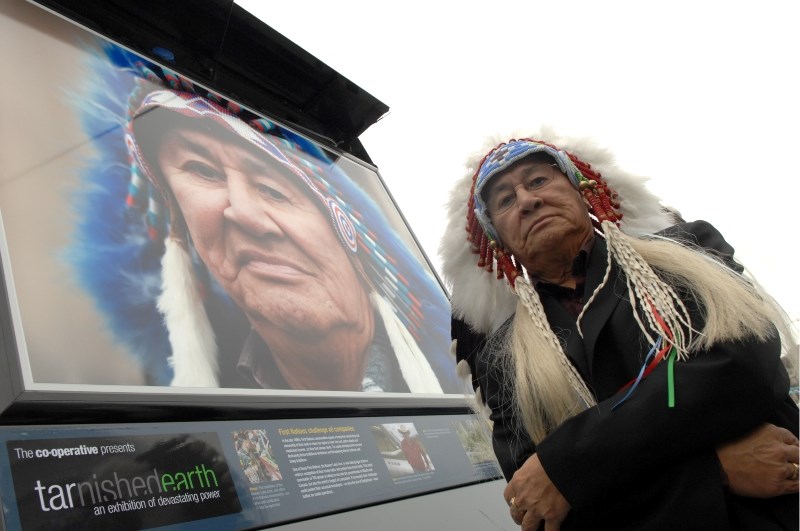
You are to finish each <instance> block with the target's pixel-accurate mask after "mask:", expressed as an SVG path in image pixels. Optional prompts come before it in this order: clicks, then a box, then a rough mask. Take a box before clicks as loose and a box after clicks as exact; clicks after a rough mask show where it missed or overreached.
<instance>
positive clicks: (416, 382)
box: [370, 292, 444, 394]
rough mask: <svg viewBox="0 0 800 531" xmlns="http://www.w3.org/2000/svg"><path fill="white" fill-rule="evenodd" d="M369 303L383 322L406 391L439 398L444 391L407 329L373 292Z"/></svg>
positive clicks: (388, 306)
mask: <svg viewBox="0 0 800 531" xmlns="http://www.w3.org/2000/svg"><path fill="white" fill-rule="evenodd" d="M370 299H371V300H372V304H373V306H374V307H375V308H377V310H378V313H379V314H380V316H381V319H382V320H383V327H384V328H385V329H386V334H387V335H388V336H389V343H391V345H392V350H393V351H394V353H395V356H397V364H398V365H399V366H400V373H401V374H402V375H403V380H405V382H406V385H408V390H409V391H410V392H412V393H438V394H442V393H443V392H444V391H442V386H441V385H440V384H439V379H438V378H437V377H436V373H434V372H433V368H431V364H430V363H428V358H426V357H425V354H423V353H422V351H421V350H420V348H419V345H417V342H416V340H415V339H414V336H412V335H411V332H409V331H408V328H406V327H405V326H404V325H403V322H402V321H401V320H400V318H399V317H397V315H395V313H394V310H393V309H392V305H391V304H389V303H388V302H387V301H386V299H384V298H383V297H381V296H380V295H378V294H377V293H374V292H373V293H372V294H370Z"/></svg>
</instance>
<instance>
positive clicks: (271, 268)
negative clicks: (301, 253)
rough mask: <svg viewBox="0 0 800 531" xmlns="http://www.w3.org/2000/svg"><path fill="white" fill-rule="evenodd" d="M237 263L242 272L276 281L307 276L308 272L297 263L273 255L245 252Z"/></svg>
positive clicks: (240, 255)
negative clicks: (245, 271)
mask: <svg viewBox="0 0 800 531" xmlns="http://www.w3.org/2000/svg"><path fill="white" fill-rule="evenodd" d="M237 263H238V264H239V268H240V269H242V270H247V271H250V272H251V273H253V274H255V275H257V276H261V277H268V278H274V279H278V280H291V279H293V278H297V277H300V276H304V275H308V271H306V270H305V269H304V268H302V267H301V266H299V265H298V264H297V262H294V261H292V260H288V259H286V258H285V257H283V256H278V255H274V254H268V253H261V252H256V251H245V252H242V253H240V254H239V256H238V260H237Z"/></svg>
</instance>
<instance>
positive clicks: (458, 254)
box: [439, 129, 676, 334]
mask: <svg viewBox="0 0 800 531" xmlns="http://www.w3.org/2000/svg"><path fill="white" fill-rule="evenodd" d="M538 152H543V153H545V154H547V155H550V156H551V157H552V158H553V160H554V162H555V163H556V164H557V166H558V168H559V170H560V171H561V172H562V173H564V174H565V175H566V176H567V178H568V179H569V180H570V182H571V183H572V185H573V187H575V188H576V189H580V190H582V191H583V193H584V196H587V195H588V196H590V197H591V199H590V201H591V204H592V205H593V207H592V208H591V209H590V210H589V213H590V214H591V215H592V223H593V225H594V226H595V228H596V229H598V231H600V232H602V228H601V227H602V221H604V220H607V221H610V222H612V223H614V224H616V225H617V226H618V227H619V229H620V230H621V231H622V232H623V233H625V234H627V235H629V236H632V237H639V236H644V235H647V234H653V233H656V232H658V231H660V230H663V229H665V228H666V227H669V226H671V225H673V224H674V223H675V221H676V220H675V217H674V216H673V215H672V214H671V213H670V212H669V211H668V210H667V209H665V208H664V207H663V206H662V205H661V203H660V200H659V198H658V197H656V196H655V195H654V194H653V193H652V192H650V191H649V190H648V189H647V188H646V187H645V183H646V178H644V177H638V176H634V175H632V174H630V173H627V172H625V171H623V170H622V169H620V168H619V167H617V166H616V164H615V162H614V158H613V156H612V155H611V153H610V152H609V151H607V150H606V149H604V148H601V147H599V146H597V144H596V143H595V142H594V141H592V140H591V139H588V138H570V137H564V136H560V135H557V134H556V133H555V132H553V131H552V130H550V129H543V130H541V131H540V132H538V133H536V134H534V135H531V136H530V137H527V138H526V137H519V139H513V140H505V141H504V140H501V139H500V137H491V138H489V139H488V140H487V141H486V144H485V146H484V148H483V149H481V150H480V151H478V152H476V153H475V154H473V155H472V156H471V157H470V158H469V159H468V160H467V163H466V173H465V174H464V176H463V177H462V178H461V179H460V180H459V181H458V182H457V183H456V184H455V185H454V186H453V188H452V190H451V192H450V199H449V202H448V205H447V209H448V224H447V230H446V231H445V234H444V237H443V239H442V243H441V245H440V247H439V254H440V256H441V258H442V270H443V274H444V278H445V282H446V283H447V284H448V285H449V286H450V288H451V299H450V303H451V305H452V314H453V317H454V318H456V319H459V320H461V321H463V322H465V323H466V324H467V325H469V326H470V328H472V329H473V330H474V331H475V332H478V333H481V334H490V333H491V332H493V331H494V330H496V329H497V328H498V327H499V326H500V325H502V324H503V323H504V322H505V321H506V320H507V319H508V318H509V317H510V316H511V314H512V313H514V309H515V308H516V304H517V297H516V296H515V294H514V291H513V290H512V289H509V287H510V286H509V285H508V283H506V282H502V281H500V282H498V280H496V277H495V276H494V275H490V274H487V272H488V271H491V270H493V269H494V270H497V268H498V261H497V258H498V256H495V255H496V254H497V253H494V250H493V249H492V247H491V245H492V243H491V242H493V241H494V242H498V240H499V237H498V236H497V234H496V232H495V230H494V227H492V226H491V222H490V221H489V219H488V217H487V216H486V213H485V205H484V204H483V199H482V198H481V197H480V196H479V192H480V191H482V189H483V187H484V186H485V185H486V183H487V182H488V181H489V180H491V179H492V178H493V177H495V176H497V175H498V174H499V173H502V171H503V170H505V169H507V168H509V167H510V166H511V165H512V164H514V163H515V162H518V161H520V160H522V159H524V158H525V157H527V156H530V155H532V154H534V153H538ZM479 178H480V179H479ZM476 190H477V191H478V193H477V194H476ZM476 196H478V197H476ZM595 205H597V207H595ZM596 210H597V211H598V212H599V214H600V216H598V212H595V211H596ZM496 245H499V244H497V243H496ZM503 255H504V253H502V252H501V254H500V256H503ZM505 261H506V260H505V259H504V260H503V262H505ZM518 267H519V266H518V265H517V264H516V263H515V264H514V270H517V268H518ZM506 273H507V272H505V271H503V265H502V263H501V264H500V269H499V271H498V275H501V274H502V275H503V277H501V278H504V277H505V278H507V276H506ZM511 277H512V278H515V277H516V275H514V274H513V273H511ZM512 286H513V284H512Z"/></svg>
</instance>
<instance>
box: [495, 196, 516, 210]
mask: <svg viewBox="0 0 800 531" xmlns="http://www.w3.org/2000/svg"><path fill="white" fill-rule="evenodd" d="M514 197H515V196H514V195H512V194H507V195H502V196H500V197H498V198H497V208H498V209H500V210H502V209H504V208H508V207H510V206H511V205H512V204H513V203H514Z"/></svg>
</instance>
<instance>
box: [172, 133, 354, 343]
mask: <svg viewBox="0 0 800 531" xmlns="http://www.w3.org/2000/svg"><path fill="white" fill-rule="evenodd" d="M164 138H165V141H164V142H163V143H162V144H161V146H160V147H159V151H158V158H157V163H158V167H159V169H160V170H161V173H162V174H163V177H164V179H165V180H166V183H167V184H168V185H169V188H170V189H171V190H172V193H173V195H174V197H175V199H176V200H177V203H178V206H179V208H180V211H181V213H182V214H183V217H184V219H185V221H186V225H187V227H188V230H189V234H190V235H191V238H192V242H193V243H194V246H195V248H196V249H197V252H198V254H199V255H200V258H201V259H202V260H203V262H204V263H205V264H206V266H207V267H208V269H209V271H210V272H211V274H212V275H213V276H214V278H215V279H216V280H217V281H218V282H219V283H220V284H221V285H222V287H223V288H224V289H225V291H226V292H227V293H228V294H229V295H230V296H231V297H232V298H233V299H234V301H235V302H236V303H237V304H238V305H239V306H240V307H241V308H242V309H243V310H244V311H245V313H246V314H247V316H248V318H249V319H250V321H251V322H252V323H253V324H254V325H256V324H267V325H274V326H276V327H278V329H280V330H283V331H286V332H289V333H295V334H298V338H308V339H311V338H313V337H318V336H319V335H322V334H325V333H327V332H330V331H331V330H335V329H336V328H337V327H340V326H353V325H354V324H356V325H358V324H360V322H361V321H362V320H363V317H364V311H365V309H364V307H363V291H362V289H363V288H362V287H361V284H360V282H359V279H358V277H357V275H356V272H355V271H354V269H353V265H352V264H351V262H350V260H349V258H348V256H347V254H346V253H345V251H344V249H343V248H342V246H341V245H340V243H339V241H338V236H337V235H336V233H335V232H334V231H333V228H332V226H331V222H330V220H329V219H328V217H327V216H326V215H323V213H322V211H321V209H320V207H319V206H318V205H319V203H318V202H317V201H316V200H315V199H312V198H311V197H310V196H309V195H307V192H308V193H310V191H308V190H304V188H307V186H306V185H305V184H304V183H302V182H300V180H299V178H298V177H297V176H294V175H293V174H291V173H290V172H289V170H286V169H284V168H283V167H281V166H279V165H278V163H277V162H274V161H272V160H271V159H270V158H269V157H268V156H267V155H266V154H261V153H259V152H258V151H256V150H255V148H253V147H251V146H249V145H246V144H245V143H244V142H243V141H239V140H238V139H237V138H235V137H233V136H232V135H229V136H226V137H225V139H221V138H220V136H219V135H212V134H210V133H208V132H204V131H198V130H193V129H176V130H173V131H172V132H170V133H168V134H166V135H165V137H164Z"/></svg>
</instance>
